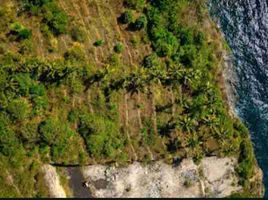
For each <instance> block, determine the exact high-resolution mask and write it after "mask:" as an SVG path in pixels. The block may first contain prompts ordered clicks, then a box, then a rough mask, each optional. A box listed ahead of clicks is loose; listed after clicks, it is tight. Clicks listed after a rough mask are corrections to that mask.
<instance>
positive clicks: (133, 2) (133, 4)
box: [124, 0, 146, 10]
mask: <svg viewBox="0 0 268 200" xmlns="http://www.w3.org/2000/svg"><path fill="white" fill-rule="evenodd" d="M124 3H125V5H126V6H128V7H129V8H132V9H135V10H142V9H143V8H144V7H145V3H146V2H145V0H125V1H124Z"/></svg>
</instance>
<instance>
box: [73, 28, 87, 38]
mask: <svg viewBox="0 0 268 200" xmlns="http://www.w3.org/2000/svg"><path fill="white" fill-rule="evenodd" d="M71 37H72V39H73V40H74V41H77V42H85V40H86V32H85V30H84V29H83V28H81V27H76V26H74V27H73V28H72V29H71Z"/></svg>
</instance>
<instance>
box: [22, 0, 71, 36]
mask: <svg viewBox="0 0 268 200" xmlns="http://www.w3.org/2000/svg"><path fill="white" fill-rule="evenodd" d="M22 11H23V12H28V13H31V14H32V15H40V16H41V17H42V23H44V24H45V25H47V27H48V28H49V30H50V31H51V32H52V33H53V34H54V35H60V34H62V33H65V32H66V30H67V26H68V16H67V15H66V13H65V12H63V11H62V10H61V9H60V8H59V7H58V5H57V3H56V1H55V0H37V1H34V0H23V2H22ZM43 30H44V29H43Z"/></svg>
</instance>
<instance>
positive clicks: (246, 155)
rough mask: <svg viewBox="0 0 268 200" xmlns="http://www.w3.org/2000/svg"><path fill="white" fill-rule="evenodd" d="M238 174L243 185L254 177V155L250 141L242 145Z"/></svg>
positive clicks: (243, 142)
mask: <svg viewBox="0 0 268 200" xmlns="http://www.w3.org/2000/svg"><path fill="white" fill-rule="evenodd" d="M238 162H239V163H238V167H237V172H238V174H239V176H240V177H241V183H242V185H245V184H246V183H247V180H249V179H250V178H251V177H252V174H253V169H254V153H253V147H252V144H251V143H250V140H248V139H247V140H243V141H242V142H241V144H240V156H239V160H238Z"/></svg>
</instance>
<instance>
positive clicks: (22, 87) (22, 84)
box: [12, 73, 33, 96]
mask: <svg viewBox="0 0 268 200" xmlns="http://www.w3.org/2000/svg"><path fill="white" fill-rule="evenodd" d="M12 78H13V82H14V83H15V85H16V86H17V88H16V90H17V94H20V95H22V96H28V95H29V89H30V87H31V86H32V85H33V81H32V79H31V77H30V75H29V74H26V73H19V74H16V75H15V76H13V77H12Z"/></svg>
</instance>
